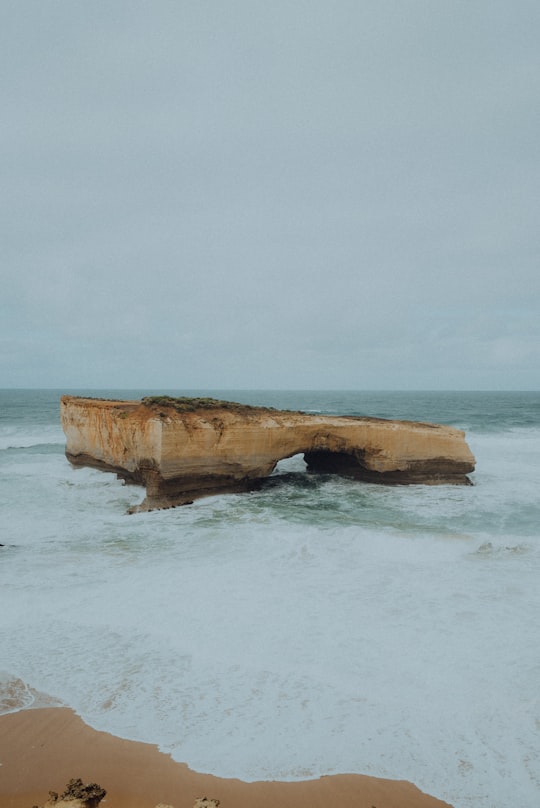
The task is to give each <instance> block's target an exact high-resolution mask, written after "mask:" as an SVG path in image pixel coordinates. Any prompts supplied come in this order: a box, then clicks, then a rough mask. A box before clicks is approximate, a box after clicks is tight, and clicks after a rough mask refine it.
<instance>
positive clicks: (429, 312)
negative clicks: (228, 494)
mask: <svg viewBox="0 0 540 808" xmlns="http://www.w3.org/2000/svg"><path fill="white" fill-rule="evenodd" d="M539 42H540V3H538V0H530V1H529V0H512V1H511V2H502V1H501V0H370V1H369V2H367V1H365V2H364V1H363V0H332V2H323V1H321V0H287V1H286V2H284V1H283V0H272V2H271V3H270V2H268V0H264V2H261V1H260V0H245V1H244V2H242V1H241V0H227V2H223V1H222V0H213V1H210V0H196V2H187V0H186V2H184V1H183V0H175V1H173V0H168V1H165V0H151V2H141V0H129V2H124V1H123V0H92V2H83V1H82V0H47V2H43V0H33V2H31V1H29V0H0V70H1V73H0V75H1V79H0V103H1V109H2V123H1V124H0V148H1V152H0V162H1V194H0V200H1V205H2V213H1V217H0V228H1V230H0V238H1V241H0V244H1V248H0V250H1V251H0V256H1V263H0V387H51V388H52V387H54V388H62V387H64V388H66V389H68V388H69V389H72V388H107V387H114V388H145V389H156V390H157V389H159V390H167V389H170V390H175V391H176V390H182V389H200V390H216V389H228V390H230V389H238V388H247V389H250V388H252V389H321V390H322V389H357V390H370V389H372V390H386V389H398V390H409V389H410V390H415V389H417V390H418V389H420V390H421V389H433V390H444V389H464V390H466V389H472V390H505V389H506V390H512V389H518V390H526V389H529V390H538V389H540V222H539V214H540V47H539V44H538V43H539Z"/></svg>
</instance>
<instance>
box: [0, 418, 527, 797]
mask: <svg viewBox="0 0 540 808" xmlns="http://www.w3.org/2000/svg"><path fill="white" fill-rule="evenodd" d="M539 439H540V433H538V432H535V431H533V430H528V431H527V434H524V433H523V432H521V431H519V432H505V433H504V434H500V435H499V434H473V435H471V445H472V448H473V451H475V453H476V454H477V458H478V471H477V472H476V474H475V478H476V485H475V486H474V487H471V488H466V487H464V488H462V487H451V486H448V487H447V486H443V487H433V488H432V487H423V486H413V487H403V488H401V487H400V488H381V487H377V486H370V485H364V486H362V485H358V484H357V483H355V482H352V481H347V480H340V479H338V478H331V477H328V478H314V477H311V476H308V475H306V474H304V473H303V470H304V464H303V461H302V460H301V458H291V459H289V460H287V461H284V462H283V463H281V464H280V466H279V468H278V470H277V477H274V478H273V479H272V480H270V481H269V483H268V484H267V485H266V486H264V487H263V489H262V490H261V491H258V492H256V493H252V494H244V495H234V496H227V497H225V496H223V497H212V498H209V499H205V500H200V501H198V502H196V503H195V504H194V505H193V506H191V507H189V508H180V509H176V510H168V511H163V512H156V513H151V514H139V515H135V516H127V515H126V513H125V512H126V510H127V508H128V507H129V505H131V504H133V503H135V502H137V501H139V500H140V499H141V498H142V492H141V490H140V489H136V488H132V487H124V486H122V485H121V483H120V482H119V481H117V480H116V479H115V477H114V476H113V475H108V474H100V473H99V472H97V471H93V470H89V469H80V470H74V469H72V468H71V467H70V466H69V465H68V464H67V463H66V461H65V459H64V458H63V456H62V454H61V447H60V451H59V452H58V453H56V454H49V455H40V454H36V455H35V456H32V457H27V456H26V454H27V453H26V452H22V453H21V455H20V456H19V457H18V459H17V462H15V463H10V464H9V467H8V465H6V464H4V465H2V466H0V473H1V476H0V484H2V486H3V492H4V493H6V494H7V499H6V502H7V503H8V504H7V505H6V510H3V513H4V514H7V517H5V518H4V522H3V524H4V526H6V525H8V528H7V530H6V532H5V533H3V534H2V536H3V537H4V536H6V534H7V539H6V538H2V539H0V541H2V543H3V544H6V546H5V547H3V548H0V561H1V562H2V563H1V566H0V649H1V650H2V658H1V659H0V668H3V669H5V670H6V671H7V672H8V674H9V676H10V677H12V678H11V679H10V681H13V677H15V678H18V679H20V680H21V685H17V687H16V688H15V690H16V691H17V692H16V694H15V695H17V694H19V695H21V694H22V695H21V699H22V701H24V693H25V692H26V691H25V686H24V685H22V682H24V683H26V684H27V685H30V686H31V688H36V689H37V690H39V691H44V692H47V693H50V694H51V695H53V696H56V697H58V698H60V699H62V700H63V701H64V702H65V703H67V704H69V705H70V706H72V707H74V708H75V709H76V710H77V711H78V712H79V713H80V714H81V715H82V716H83V718H85V719H86V720H87V721H88V722H89V723H90V724H92V725H93V726H95V727H97V728H100V729H106V730H109V731H111V732H114V733H116V734H118V735H122V736H125V737H129V738H134V739H140V740H145V741H148V742H153V743H157V744H159V745H160V746H161V748H162V749H165V750H167V751H169V752H170V753H171V754H172V755H173V757H174V758H175V759H177V760H182V761H187V762H188V763H189V765H190V766H192V767H193V768H195V769H198V770H201V771H210V772H213V773H215V774H218V775H223V776H234V777H243V778H245V779H259V778H292V779H294V778H298V777H306V776H308V777H309V776H317V775H319V774H322V773H331V772H341V771H356V772H365V773H371V774H377V775H382V776H387V777H393V778H406V779H410V780H412V781H414V782H415V783H417V784H418V785H419V786H420V787H421V788H422V789H424V790H426V791H428V792H431V793H433V794H435V795H437V796H439V797H441V798H444V799H446V800H448V801H449V802H451V803H452V804H454V805H455V806H456V808H503V806H504V808H506V806H507V805H508V804H519V805H520V808H536V805H537V797H538V789H539V787H540V765H539V760H540V743H539V731H540V702H539V697H538V681H539V673H540V657H539V653H538V631H537V618H538V614H539V613H540V588H539V587H538V576H539V572H540V545H539V539H538V533H537V529H536V528H535V527H534V525H535V524H536V525H537V521H535V513H536V515H537V514H538V500H537V496H536V497H535V496H534V493H535V492H536V486H535V484H534V483H535V480H537V477H538V462H539V460H538V458H539V457H540V453H537V448H538V445H539V444H538V441H539ZM508 470H510V471H509V473H508ZM279 475H281V476H282V479H284V481H285V482H284V483H283V484H282V483H281V482H280V478H279ZM533 508H536V512H535V513H533V512H532V510H531V509H533ZM527 509H529V510H527ZM8 678H9V677H8ZM21 688H22V689H21ZM19 691H20V692H19ZM28 692H29V693H30V694H31V691H28ZM32 692H33V691H32ZM22 701H21V706H22Z"/></svg>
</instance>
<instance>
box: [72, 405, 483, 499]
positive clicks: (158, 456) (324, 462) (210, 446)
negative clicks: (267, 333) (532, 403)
mask: <svg viewBox="0 0 540 808" xmlns="http://www.w3.org/2000/svg"><path fill="white" fill-rule="evenodd" d="M61 420H62V427H63V429H64V432H65V435H66V441H67V442H66V456H67V458H68V460H69V461H70V462H71V463H73V464H74V465H78V466H93V467H94V468H98V469H102V470H103V471H113V472H116V473H117V474H118V476H119V477H120V478H122V479H124V480H126V481H127V482H134V483H139V484H141V485H145V486H146V499H145V500H144V502H143V503H142V505H141V506H139V509H140V510H152V509H153V508H163V507H171V506H173V505H181V504H185V503H187V502H191V501H192V500H193V499H194V498H197V497H201V496H205V495H208V494H215V493H219V492H227V491H229V492H230V491H245V490H248V489H250V488H253V487H254V486H255V485H256V484H257V482H258V481H260V480H261V479H263V478H264V477H267V476H268V475H269V474H270V473H271V472H272V470H273V469H274V467H275V465H276V463H277V462H278V461H279V460H282V459H283V458H286V457H292V455H295V454H299V453H303V454H304V459H305V461H306V463H307V466H308V470H311V471H325V472H329V471H330V472H336V473H340V474H345V475H347V476H353V477H355V478H357V479H359V480H364V481H368V482H381V483H392V484H407V483H427V484H443V483H451V484H468V483H469V479H468V477H467V476H466V475H467V474H469V473H470V472H472V471H474V462H475V461H474V457H473V455H472V454H471V451H470V449H469V447H468V446H467V443H466V442H465V437H464V433H463V432H462V431H460V430H458V429H454V428H452V427H448V426H439V425H435V424H425V423H416V422H412V421H389V420H383V419H380V418H357V417H352V416H350V417H349V416H330V415H305V414H303V413H297V412H287V411H282V410H269V409H265V408H260V407H246V406H243V405H240V404H233V403H230V402H216V401H214V400H213V399H199V400H198V399H194V400H193V399H167V398H161V399H144V400H143V401H142V402H137V401H105V400H100V399H91V398H79V397H75V396H63V397H62V401H61Z"/></svg>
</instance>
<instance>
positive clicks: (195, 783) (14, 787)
mask: <svg viewBox="0 0 540 808" xmlns="http://www.w3.org/2000/svg"><path fill="white" fill-rule="evenodd" d="M0 763H1V766H0V805H1V808H32V806H33V805H43V804H44V803H45V802H46V800H47V798H48V792H49V791H50V790H53V791H57V792H62V791H63V789H64V787H65V785H66V783H67V782H68V781H69V780H70V779H71V778H74V777H80V778H81V779H82V780H83V781H84V782H85V783H90V782H97V783H99V784H100V785H101V786H103V788H105V789H106V790H107V796H106V797H105V799H104V800H103V802H102V803H101V804H102V806H103V807H104V808H154V806H156V805H157V804H158V803H160V802H161V803H166V804H170V805H172V806H174V808H193V803H194V802H195V800H196V799H197V798H199V797H204V796H206V797H208V798H214V799H219V800H220V808H248V807H249V808H276V806H279V808H293V806H294V808H331V807H332V806H349V805H351V806H352V805H354V806H355V808H443V806H448V803H446V802H443V801H441V800H438V799H435V798H434V797H430V796H428V795H426V794H423V793H422V792H421V791H419V790H418V789H417V788H416V787H415V786H414V785H412V784H411V783H408V782H405V781H392V780H382V779H378V778H373V777H364V776H362V775H353V774H343V775H335V776H329V777H322V778H320V779H318V780H308V781H304V782H294V783H290V782H258V783H245V782H242V781H240V780H227V779H221V778H218V777H213V776H211V775H208V774H198V773H197V772H194V771H191V770H190V769H189V768H188V767H187V766H186V765H184V764H182V763H176V762H175V761H173V760H172V759H171V758H170V757H169V756H168V755H165V754H163V753H161V752H160V751H159V750H158V749H157V747H155V746H152V745H150V744H144V743H136V742H133V741H126V740H122V739H120V738H116V737H114V736H112V735H109V734H107V733H105V732H97V731H96V730H93V729H91V728H90V727H88V726H87V725H86V724H85V723H84V722H83V721H82V720H81V719H80V718H79V717H78V716H77V715H76V714H75V713H74V712H73V711H72V710H70V709H68V708H65V707H48V708H38V709H29V710H24V711H21V712H17V713H10V714H8V715H3V716H0Z"/></svg>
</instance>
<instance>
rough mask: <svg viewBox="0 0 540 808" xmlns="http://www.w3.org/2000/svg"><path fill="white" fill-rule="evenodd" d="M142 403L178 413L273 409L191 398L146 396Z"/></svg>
mask: <svg viewBox="0 0 540 808" xmlns="http://www.w3.org/2000/svg"><path fill="white" fill-rule="evenodd" d="M142 403H143V404H145V405H146V406H147V407H171V408H172V409H174V410H176V412H196V411H197V410H230V411H232V412H240V413H243V412H271V411H274V412H275V410H274V409H273V407H254V406H252V405H251V404H239V403H238V402H236V401H221V400H220V399H217V398H190V397H189V396H180V397H179V398H175V397H174V396H146V397H145V398H143V399H142Z"/></svg>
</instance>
